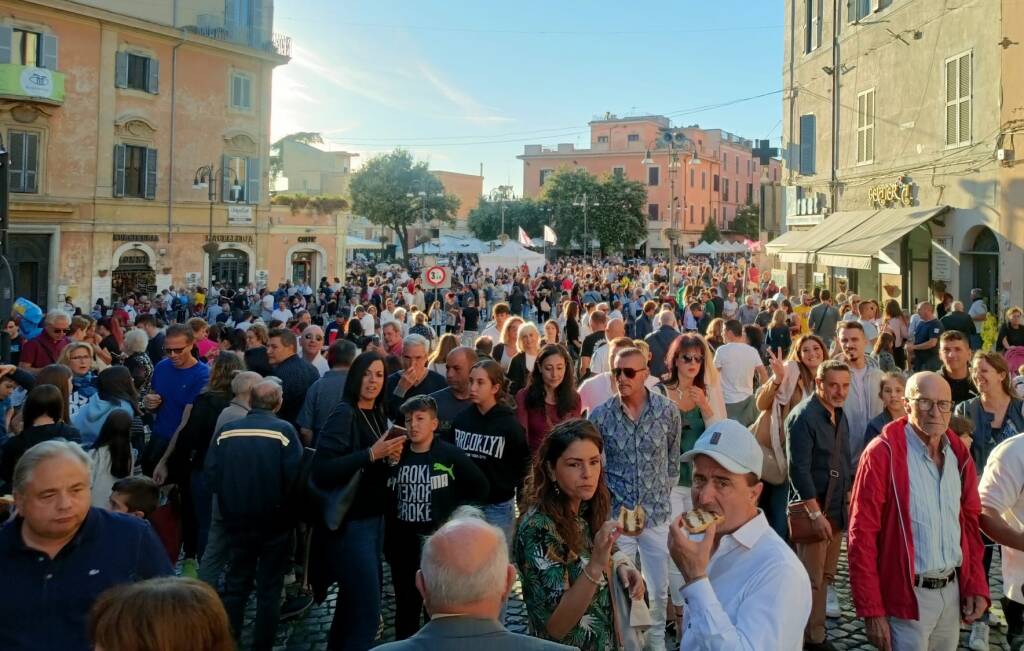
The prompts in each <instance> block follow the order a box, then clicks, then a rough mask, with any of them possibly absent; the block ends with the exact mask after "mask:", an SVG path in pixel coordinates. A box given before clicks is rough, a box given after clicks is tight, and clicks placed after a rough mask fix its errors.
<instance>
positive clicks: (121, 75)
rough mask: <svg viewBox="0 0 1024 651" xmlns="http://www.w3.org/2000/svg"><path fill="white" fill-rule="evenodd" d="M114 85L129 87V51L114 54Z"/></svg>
mask: <svg viewBox="0 0 1024 651" xmlns="http://www.w3.org/2000/svg"><path fill="white" fill-rule="evenodd" d="M114 87H115V88H128V53H127V52H117V53H116V54H114Z"/></svg>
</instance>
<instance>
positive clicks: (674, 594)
mask: <svg viewBox="0 0 1024 651" xmlns="http://www.w3.org/2000/svg"><path fill="white" fill-rule="evenodd" d="M669 498H670V499H671V500H672V521H673V522H675V520H676V518H678V517H679V516H680V515H682V514H683V513H686V512H687V511H692V510H693V493H692V491H691V489H690V487H689V486H673V487H672V494H671V495H670V496H669ZM620 540H621V538H620ZM685 582H686V581H685V580H684V579H683V573H682V572H680V571H679V568H678V567H676V564H675V563H673V562H672V559H671V558H669V561H668V596H669V598H670V599H671V600H672V603H673V604H675V605H676V606H682V605H683V598H682V597H681V596H679V591H680V590H681V589H682V587H683V584H684V583H685Z"/></svg>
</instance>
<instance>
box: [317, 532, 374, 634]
mask: <svg viewBox="0 0 1024 651" xmlns="http://www.w3.org/2000/svg"><path fill="white" fill-rule="evenodd" d="M383 534H384V518H383V517H381V516H373V517H369V518H363V519H361V520H349V521H348V522H346V523H345V524H344V525H343V526H342V528H341V529H340V530H338V531H337V532H335V533H327V534H326V535H327V536H328V538H327V540H326V546H327V562H328V564H329V567H330V572H331V575H332V576H333V577H334V578H335V579H337V581H338V601H337V605H336V606H335V609H334V620H333V621H332V622H331V631H330V633H329V634H328V636H327V648H328V649H330V650H331V651H365V649H369V648H370V646H371V645H372V644H373V639H374V638H375V637H376V636H377V627H378V625H379V624H380V600H381V591H380V587H381V586H380V582H381V567H380V557H381V551H382V549H381V547H382V544H383V539H384V535H383Z"/></svg>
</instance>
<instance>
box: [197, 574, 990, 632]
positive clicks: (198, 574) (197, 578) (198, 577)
mask: <svg viewBox="0 0 1024 651" xmlns="http://www.w3.org/2000/svg"><path fill="white" fill-rule="evenodd" d="M181 575H182V576H184V577H188V578H190V579H198V578H199V565H198V563H196V559H194V558H186V559H185V560H183V561H182V562H181ZM986 639H988V638H986Z"/></svg>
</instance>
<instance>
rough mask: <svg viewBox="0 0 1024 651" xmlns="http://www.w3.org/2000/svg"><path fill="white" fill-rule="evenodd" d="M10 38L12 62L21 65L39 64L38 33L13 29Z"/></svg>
mask: <svg viewBox="0 0 1024 651" xmlns="http://www.w3.org/2000/svg"><path fill="white" fill-rule="evenodd" d="M12 36H13V38H12V39H11V58H12V61H11V62H12V63H16V64H19V65H23V66H37V65H38V64H39V59H40V56H39V41H40V38H39V36H40V35H39V34H37V33H36V32H29V31H26V30H24V29H16V30H14V34H13V35H12Z"/></svg>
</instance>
